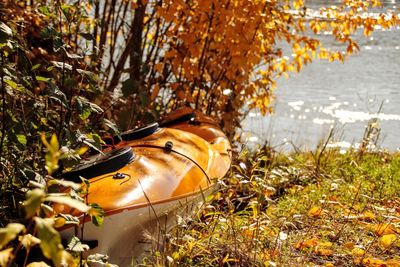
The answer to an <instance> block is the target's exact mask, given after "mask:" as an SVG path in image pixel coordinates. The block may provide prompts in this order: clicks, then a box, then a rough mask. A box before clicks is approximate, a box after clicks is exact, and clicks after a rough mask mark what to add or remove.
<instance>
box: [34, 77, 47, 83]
mask: <svg viewBox="0 0 400 267" xmlns="http://www.w3.org/2000/svg"><path fill="white" fill-rule="evenodd" d="M35 78H36V80H38V81H40V82H46V83H47V82H48V81H50V80H51V79H50V78H46V77H42V76H35Z"/></svg>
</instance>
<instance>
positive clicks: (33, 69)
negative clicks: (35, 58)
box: [31, 63, 41, 71]
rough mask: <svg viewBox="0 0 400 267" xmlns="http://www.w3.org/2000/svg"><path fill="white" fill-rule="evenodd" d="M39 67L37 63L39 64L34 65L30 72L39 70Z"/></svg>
mask: <svg viewBox="0 0 400 267" xmlns="http://www.w3.org/2000/svg"><path fill="white" fill-rule="evenodd" d="M40 66H41V64H40V63H39V64H36V65H34V66H33V67H32V68H31V70H32V71H35V70H37V69H38V68H40Z"/></svg>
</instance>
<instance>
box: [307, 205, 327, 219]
mask: <svg viewBox="0 0 400 267" xmlns="http://www.w3.org/2000/svg"><path fill="white" fill-rule="evenodd" d="M322 212H323V209H322V208H321V207H318V206H314V207H312V208H311V209H310V210H309V211H308V216H310V217H315V218H316V217H319V216H321V214H322Z"/></svg>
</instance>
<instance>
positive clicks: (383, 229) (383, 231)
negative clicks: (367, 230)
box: [372, 223, 396, 236]
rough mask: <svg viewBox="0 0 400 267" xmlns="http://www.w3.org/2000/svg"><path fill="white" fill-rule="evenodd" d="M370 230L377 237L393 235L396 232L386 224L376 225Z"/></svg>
mask: <svg viewBox="0 0 400 267" xmlns="http://www.w3.org/2000/svg"><path fill="white" fill-rule="evenodd" d="M372 230H373V231H374V232H375V234H376V235H377V236H381V235H388V234H395V233H396V231H395V229H394V228H393V226H392V225H390V224H388V223H379V224H377V225H373V226H372Z"/></svg>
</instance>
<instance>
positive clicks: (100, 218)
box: [88, 203, 104, 226]
mask: <svg viewBox="0 0 400 267" xmlns="http://www.w3.org/2000/svg"><path fill="white" fill-rule="evenodd" d="M88 214H89V215H90V217H91V218H92V223H93V224H94V225H96V226H102V225H103V222H104V210H103V208H102V207H100V206H99V205H98V204H96V203H91V204H90V210H89V211H88Z"/></svg>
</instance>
